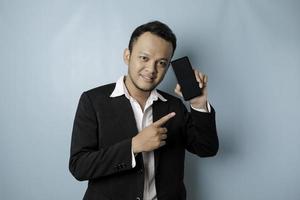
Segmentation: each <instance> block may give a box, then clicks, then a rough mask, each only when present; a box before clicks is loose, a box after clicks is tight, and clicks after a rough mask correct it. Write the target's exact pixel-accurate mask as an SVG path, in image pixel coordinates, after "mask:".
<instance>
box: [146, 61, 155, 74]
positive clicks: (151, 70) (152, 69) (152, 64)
mask: <svg viewBox="0 0 300 200" xmlns="http://www.w3.org/2000/svg"><path fill="white" fill-rule="evenodd" d="M146 70H147V72H149V73H151V74H154V73H156V62H155V61H153V62H149V63H148V64H147V66H146Z"/></svg>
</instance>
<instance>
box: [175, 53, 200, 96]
mask: <svg viewBox="0 0 300 200" xmlns="http://www.w3.org/2000/svg"><path fill="white" fill-rule="evenodd" d="M171 65H172V67H173V70H174V72H175V76H176V78H177V81H178V84H179V85H180V87H181V92H182V95H183V98H184V100H186V101H187V100H190V99H192V98H194V97H197V96H200V95H201V89H200V88H199V83H198V82H197V80H196V77H195V73H194V70H193V68H192V66H191V63H190V61H189V59H188V57H187V56H185V57H182V58H179V59H176V60H174V61H172V62H171Z"/></svg>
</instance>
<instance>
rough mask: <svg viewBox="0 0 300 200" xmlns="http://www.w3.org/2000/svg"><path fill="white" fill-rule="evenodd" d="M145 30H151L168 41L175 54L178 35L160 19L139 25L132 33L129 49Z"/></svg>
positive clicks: (130, 49)
mask: <svg viewBox="0 0 300 200" xmlns="http://www.w3.org/2000/svg"><path fill="white" fill-rule="evenodd" d="M145 32H150V33H152V34H154V35H156V36H158V37H160V38H162V39H164V40H166V41H168V42H170V43H171V44H172V46H173V54H174V51H175V49H176V36H175V34H174V33H173V31H172V30H171V29H170V28H169V27H168V26H167V25H166V24H164V23H162V22H160V21H151V22H148V23H146V24H142V25H140V26H138V27H137V28H136V29H135V30H134V31H133V32H132V34H131V37H130V40H129V45H128V49H129V51H130V52H131V51H132V47H133V44H134V43H135V42H136V41H137V39H138V38H139V37H140V36H141V35H142V34H143V33H145Z"/></svg>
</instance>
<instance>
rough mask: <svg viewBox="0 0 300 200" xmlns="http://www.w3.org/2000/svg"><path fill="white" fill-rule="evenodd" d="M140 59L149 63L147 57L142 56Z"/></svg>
mask: <svg viewBox="0 0 300 200" xmlns="http://www.w3.org/2000/svg"><path fill="white" fill-rule="evenodd" d="M140 59H141V60H142V61H144V62H147V61H148V57H146V56H140Z"/></svg>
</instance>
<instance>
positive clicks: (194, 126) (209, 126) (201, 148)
mask: <svg viewBox="0 0 300 200" xmlns="http://www.w3.org/2000/svg"><path fill="white" fill-rule="evenodd" d="M182 107H183V108H182V109H183V112H184V118H185V119H184V121H185V125H184V131H183V133H184V140H185V148H186V149H187V150H188V151H189V152H191V153H193V154H197V155H198V156H200V157H209V156H214V155H216V154H217V152H218V149H219V140H218V136H217V130H216V122H215V110H214V108H213V107H212V106H211V112H209V113H208V112H199V111H196V110H194V109H191V112H188V111H187V109H186V108H185V106H184V105H182Z"/></svg>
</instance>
